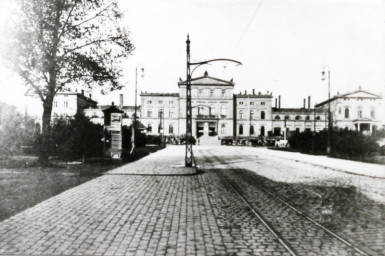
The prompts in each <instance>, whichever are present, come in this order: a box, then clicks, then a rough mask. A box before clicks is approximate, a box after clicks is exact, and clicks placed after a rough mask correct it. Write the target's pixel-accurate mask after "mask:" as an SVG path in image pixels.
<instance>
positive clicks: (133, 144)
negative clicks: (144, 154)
mask: <svg viewBox="0 0 385 256" xmlns="http://www.w3.org/2000/svg"><path fill="white" fill-rule="evenodd" d="M140 69H141V71H142V75H141V77H143V76H144V68H143V67H141V68H140ZM137 102H138V67H136V68H135V107H134V120H133V121H134V122H133V126H132V136H131V138H132V150H131V153H132V151H133V149H134V147H135V139H136V130H137V119H138V118H137V105H138V103H137Z"/></svg>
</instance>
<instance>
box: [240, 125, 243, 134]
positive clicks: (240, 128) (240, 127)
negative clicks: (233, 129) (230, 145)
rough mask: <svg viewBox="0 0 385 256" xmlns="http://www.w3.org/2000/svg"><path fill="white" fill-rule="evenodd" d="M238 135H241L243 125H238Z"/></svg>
mask: <svg viewBox="0 0 385 256" xmlns="http://www.w3.org/2000/svg"><path fill="white" fill-rule="evenodd" d="M239 135H243V125H242V124H240V125H239Z"/></svg>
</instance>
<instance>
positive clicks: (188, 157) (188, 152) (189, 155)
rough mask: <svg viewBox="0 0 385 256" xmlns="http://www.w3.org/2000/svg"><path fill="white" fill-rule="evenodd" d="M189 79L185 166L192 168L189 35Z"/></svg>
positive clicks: (188, 52) (187, 81)
mask: <svg viewBox="0 0 385 256" xmlns="http://www.w3.org/2000/svg"><path fill="white" fill-rule="evenodd" d="M186 47H187V74H186V76H187V79H186V157H185V166H186V167H191V166H192V162H193V151H192V138H191V136H192V115H191V113H192V107H191V70H190V39H189V35H187V41H186Z"/></svg>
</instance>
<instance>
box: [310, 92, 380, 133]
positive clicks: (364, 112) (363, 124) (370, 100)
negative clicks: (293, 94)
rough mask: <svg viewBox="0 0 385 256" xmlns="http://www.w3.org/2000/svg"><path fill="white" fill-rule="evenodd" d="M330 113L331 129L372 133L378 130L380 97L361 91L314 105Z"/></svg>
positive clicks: (337, 96)
mask: <svg viewBox="0 0 385 256" xmlns="http://www.w3.org/2000/svg"><path fill="white" fill-rule="evenodd" d="M329 103H330V112H331V118H332V123H333V127H337V128H339V129H349V130H356V131H362V132H364V133H368V134H370V133H372V131H373V130H374V129H377V128H380V126H381V124H382V123H381V122H382V120H381V116H382V115H383V112H382V111H383V106H382V97H381V96H380V95H376V94H373V93H371V92H367V91H364V90H362V88H361V86H360V87H359V88H358V90H356V91H353V92H349V93H346V94H342V95H336V96H334V97H332V98H331V99H330V100H326V101H323V102H321V103H319V104H317V105H316V108H317V109H319V110H321V111H325V112H327V111H328V108H329Z"/></svg>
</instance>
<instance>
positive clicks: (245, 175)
mask: <svg viewBox="0 0 385 256" xmlns="http://www.w3.org/2000/svg"><path fill="white" fill-rule="evenodd" d="M250 152H251V153H252V152H253V151H252V150H251V151H250V149H249V148H240V147H238V148H230V147H229V148H226V147H221V148H208V149H204V150H199V151H196V156H197V157H198V162H200V163H202V168H203V169H210V170H212V171H214V172H217V173H220V174H221V175H220V176H225V177H226V178H227V179H228V180H230V181H231V182H232V183H233V184H234V185H235V186H236V187H237V189H238V190H239V191H240V192H241V193H242V194H243V196H244V197H245V198H246V199H247V200H248V201H249V202H250V203H251V204H252V205H253V206H254V207H255V208H256V209H258V210H259V212H260V213H261V214H262V215H263V216H265V218H266V220H268V221H269V222H270V223H272V225H273V227H274V228H275V229H276V230H277V231H278V232H279V233H280V234H281V235H282V236H284V237H285V238H286V240H287V241H290V243H291V244H292V245H293V246H294V247H295V248H297V252H299V253H300V254H304V253H305V252H306V253H307V254H309V253H311V252H313V253H314V255H322V254H323V255H329V254H335V255H341V254H342V255H343V254H345V255H346V253H347V255H351V254H350V252H349V250H347V251H345V253H342V252H341V251H340V249H339V248H340V245H339V243H338V241H337V242H336V241H335V240H334V239H332V240H330V237H329V235H328V234H326V233H325V232H324V231H323V230H320V229H318V228H314V227H313V226H314V225H312V224H311V223H309V222H308V221H304V220H302V219H301V217H300V216H298V214H290V212H291V210H289V209H288V208H287V207H285V206H283V205H282V204H281V203H280V202H277V201H276V200H274V199H273V198H272V197H269V196H268V197H266V193H265V192H263V191H261V189H260V187H261V186H263V187H268V188H269V189H270V190H272V191H273V192H274V193H276V194H277V195H278V196H280V197H281V198H283V199H284V200H286V201H288V202H289V203H290V204H291V205H294V206H295V207H297V209H299V210H301V211H302V212H305V214H307V215H308V216H310V217H312V218H313V219H315V220H316V221H318V222H320V223H321V224H323V225H326V227H327V228H329V229H331V230H332V231H334V232H336V233H337V234H338V235H340V236H342V237H343V238H344V239H346V240H348V241H349V242H351V243H352V244H353V245H355V246H357V247H358V248H360V249H362V250H364V251H365V252H367V253H368V254H370V255H384V253H385V223H384V221H383V220H384V215H385V206H384V205H382V204H379V203H377V202H375V201H372V200H368V198H367V197H365V195H364V194H362V193H360V191H361V192H365V193H367V192H368V190H371V191H370V192H371V193H375V194H376V195H380V196H381V195H382V194H383V190H384V188H383V185H384V181H383V180H381V179H380V180H379V179H373V178H367V177H359V176H356V175H348V174H344V173H340V172H335V173H334V174H333V173H332V171H330V170H327V169H324V168H319V167H318V168H315V167H309V165H307V164H302V163H295V162H292V161H289V162H287V161H283V160H282V159H272V158H267V159H265V158H263V157H262V158H261V157H260V155H253V154H250ZM199 158H200V159H199ZM202 158H203V159H202ZM248 170H251V171H252V172H251V171H248ZM253 172H256V173H257V174H259V175H255V173H253ZM277 175H281V177H278V176H277ZM333 175H334V176H336V177H333ZM264 176H267V177H269V178H266V177H264ZM276 180H278V182H277V181H276ZM325 181H326V182H325ZM381 184H382V191H380V190H379V188H380V187H381ZM353 186H357V187H353ZM365 186H366V188H365ZM369 187H370V188H369ZM357 188H359V189H357ZM362 188H364V190H363V191H362ZM317 192H318V193H317ZM380 192H381V193H380ZM374 198H375V197H374ZM379 201H381V200H379ZM325 205H326V206H331V208H329V207H326V208H324V206H325ZM324 209H326V211H325V210H324ZM292 212H293V211H292ZM328 248H329V249H328ZM318 250H319V251H318ZM328 250H329V252H328ZM325 253H326V254H325Z"/></svg>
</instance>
